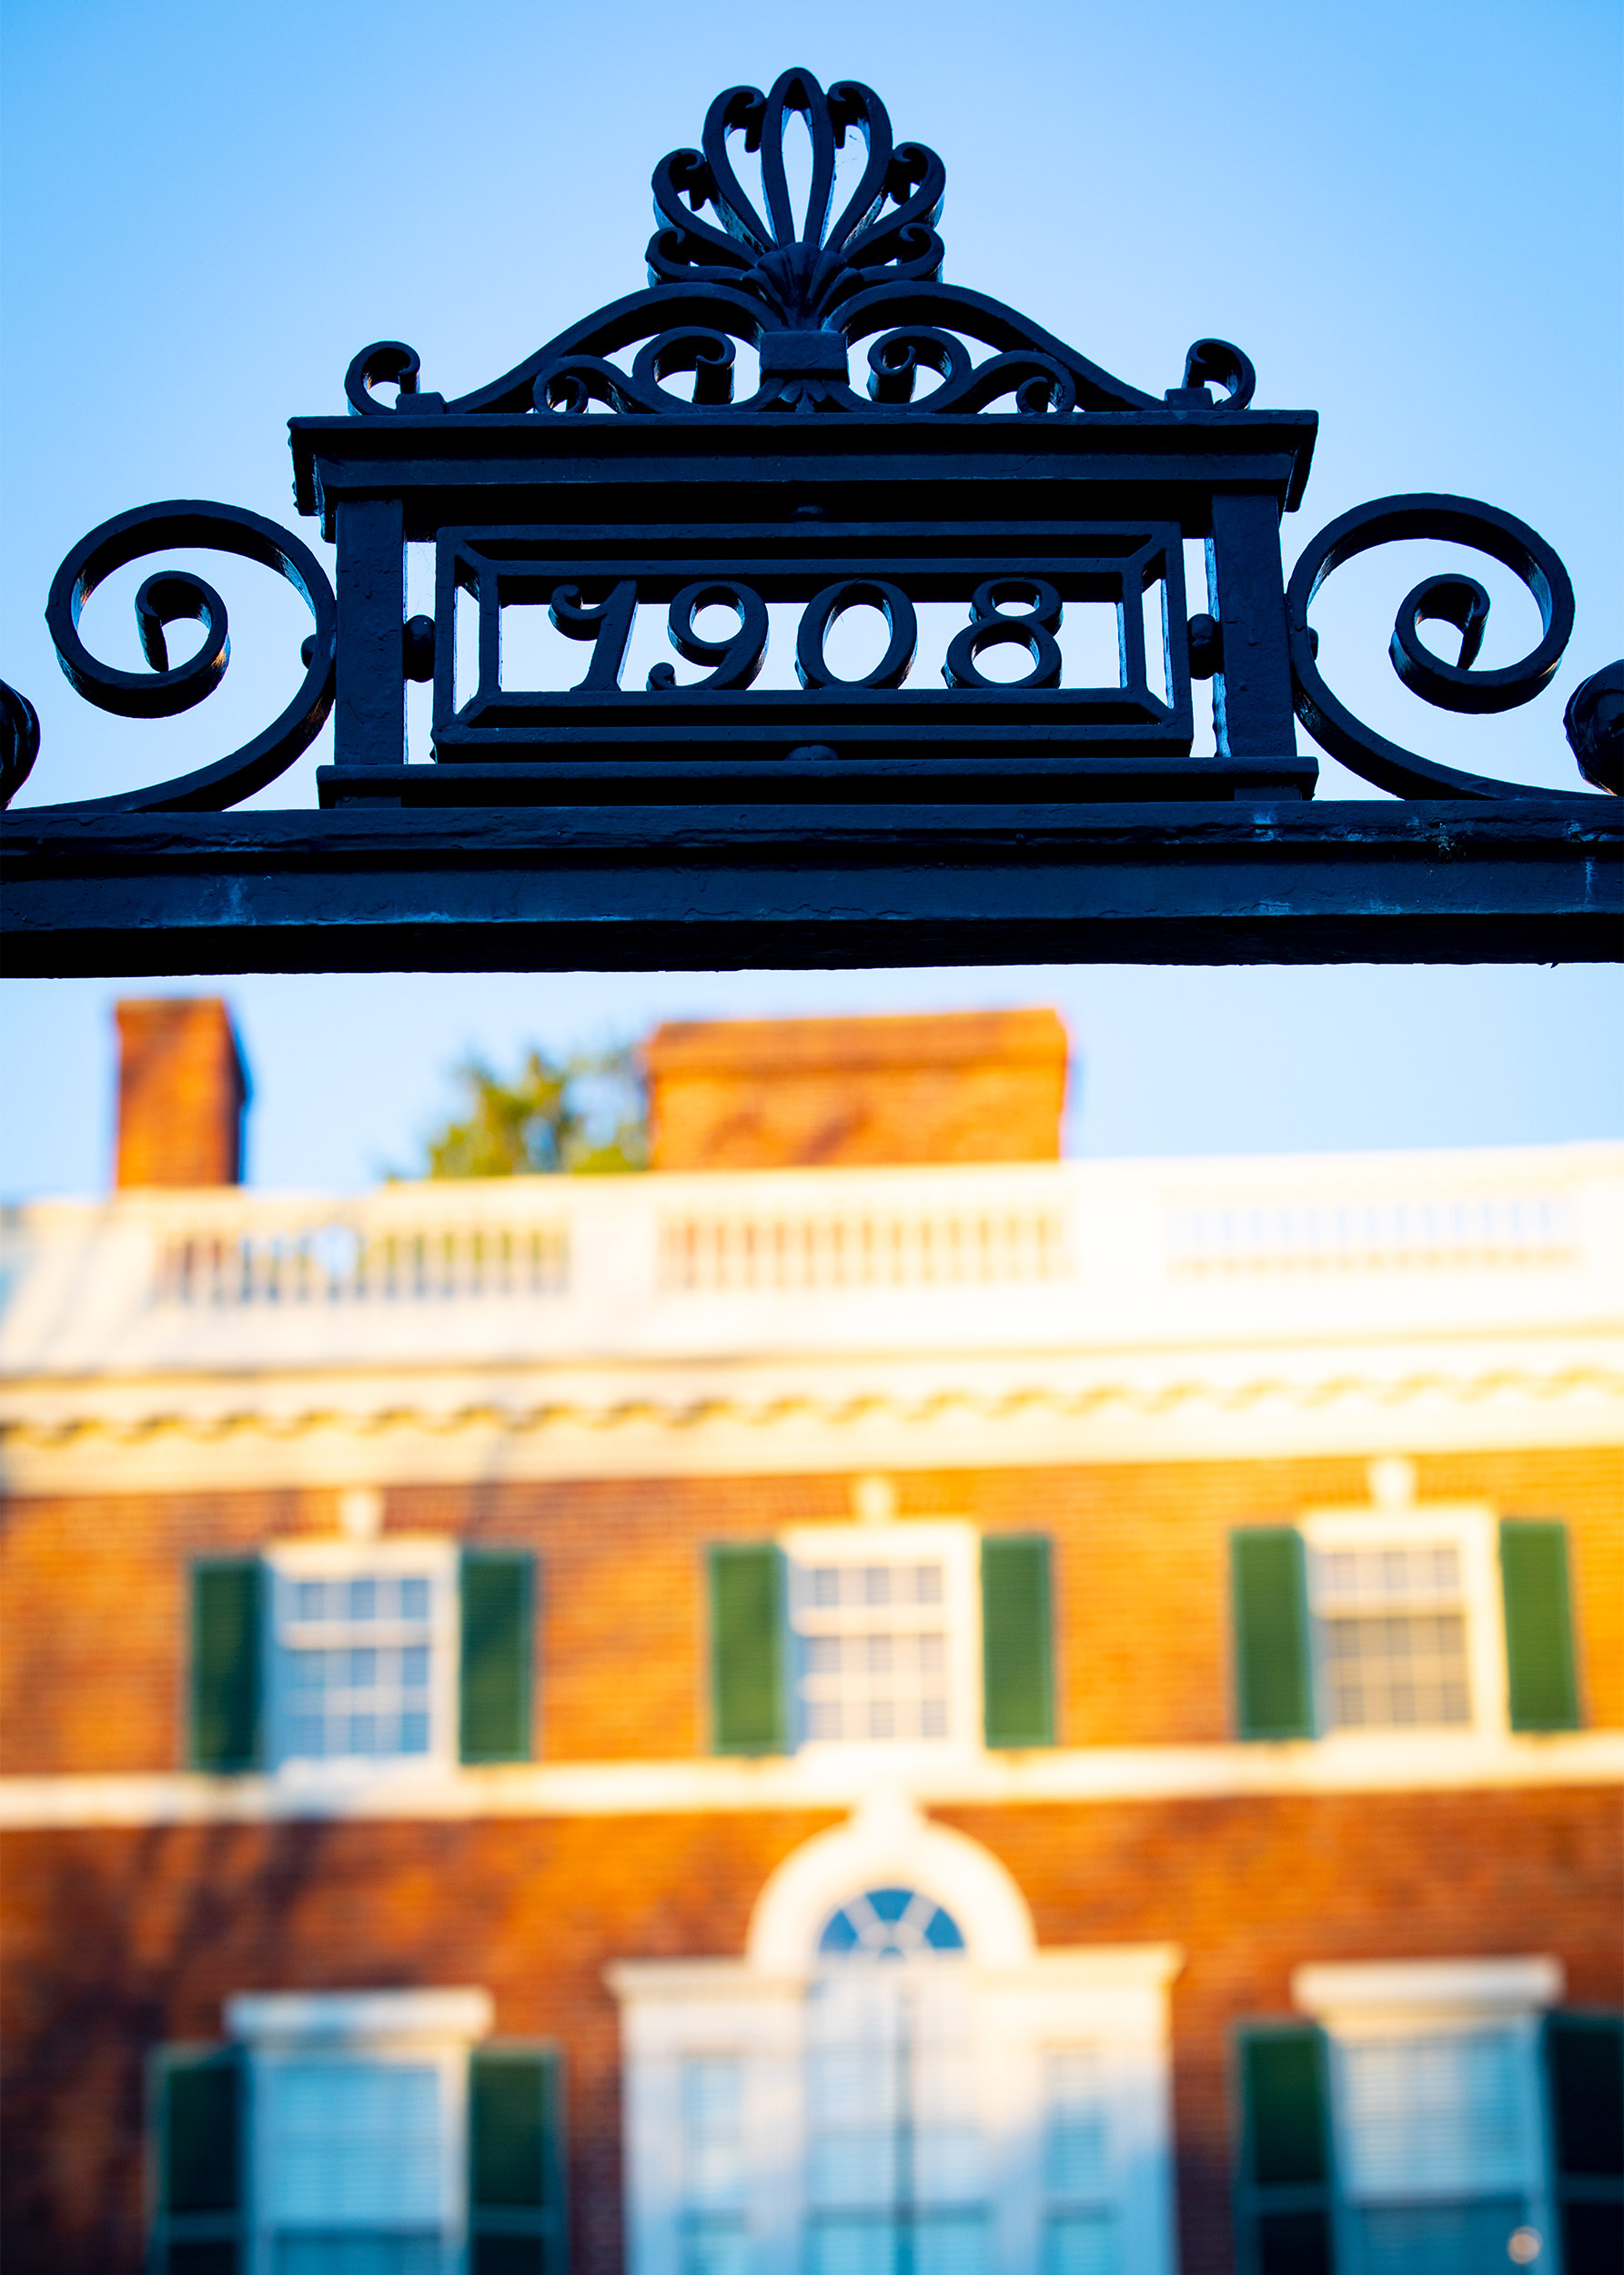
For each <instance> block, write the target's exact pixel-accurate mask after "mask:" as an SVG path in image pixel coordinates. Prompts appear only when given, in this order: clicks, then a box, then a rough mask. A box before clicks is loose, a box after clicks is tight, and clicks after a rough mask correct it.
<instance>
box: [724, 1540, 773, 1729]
mask: <svg viewBox="0 0 1624 2275" xmlns="http://www.w3.org/2000/svg"><path fill="white" fill-rule="evenodd" d="M710 1562H711V1743H712V1745H713V1748H714V1750H715V1751H716V1752H717V1753H718V1754H782V1752H783V1750H784V1745H785V1730H784V1679H783V1631H784V1601H783V1596H784V1585H783V1559H782V1556H781V1555H780V1554H779V1552H778V1551H777V1549H776V1548H774V1547H773V1546H772V1542H766V1541H761V1542H757V1541H751V1542H725V1543H723V1542H719V1543H718V1544H716V1545H715V1546H713V1547H712V1548H711V1554H710Z"/></svg>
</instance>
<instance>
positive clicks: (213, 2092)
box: [153, 2048, 243, 2275]
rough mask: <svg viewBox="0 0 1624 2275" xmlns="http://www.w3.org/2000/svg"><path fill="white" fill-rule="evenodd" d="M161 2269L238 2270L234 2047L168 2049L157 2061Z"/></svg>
mask: <svg viewBox="0 0 1624 2275" xmlns="http://www.w3.org/2000/svg"><path fill="white" fill-rule="evenodd" d="M155 2114H156V2125H157V2140H156V2182H157V2187H156V2198H157V2202H156V2211H157V2228H156V2235H155V2238H154V2252H153V2260H154V2265H155V2267H156V2269H157V2270H159V2275H239V2270H240V2266H241V2247H242V2220H241V2215H242V2171H243V2139H242V2069H241V2066H240V2064H239V2062H238V2059H237V2055H236V2053H235V2051H234V2050H228V2049H220V2048H210V2049H209V2050H208V2051H207V2052H199V2053H189V2052H187V2053H183V2052H180V2051H179V2050H168V2049H166V2050H165V2051H164V2052H162V2053H160V2055H159V2057H158V2063H157V2075H156V2112H155Z"/></svg>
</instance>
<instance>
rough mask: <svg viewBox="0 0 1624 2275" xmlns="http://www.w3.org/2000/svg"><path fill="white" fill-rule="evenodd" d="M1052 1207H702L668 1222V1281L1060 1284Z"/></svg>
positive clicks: (698, 1284)
mask: <svg viewBox="0 0 1624 2275" xmlns="http://www.w3.org/2000/svg"><path fill="white" fill-rule="evenodd" d="M1064 1257H1065V1220H1064V1216H1063V1214H1062V1213H1061V1211H1060V1210H1058V1209H1054V1208H1048V1209H1044V1208H1025V1209H1021V1208H991V1209H985V1208H975V1207H973V1206H971V1207H968V1208H944V1209H940V1210H936V1211H929V1212H927V1211H925V1210H922V1209H919V1208H890V1209H887V1208H874V1207H872V1206H871V1207H868V1208H847V1209H843V1210H838V1211H837V1210H832V1209H824V1210H810V1209H806V1210H792V1209H782V1208H780V1209H773V1210H771V1211H753V1210H746V1209H742V1208H732V1209H727V1210H703V1211H701V1210H694V1211H691V1212H687V1211H685V1212H683V1213H681V1214H680V1215H671V1216H668V1217H666V1218H664V1219H663V1221H662V1223H661V1239H660V1280H661V1287H662V1288H664V1289H670V1290H673V1291H677V1292H681V1293H686V1294H698V1293H701V1292H702V1293H731V1292H734V1291H740V1290H747V1289H762V1290H765V1289H781V1290H784V1291H798V1290H799V1291H804V1290H810V1289H862V1288H935V1287H961V1288H962V1287H988V1286H995V1285H1008V1284H1011V1283H1014V1282H1021V1281H1034V1280H1047V1279H1058V1278H1060V1277H1061V1275H1062V1272H1063V1270H1064Z"/></svg>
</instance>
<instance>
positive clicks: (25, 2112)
mask: <svg viewBox="0 0 1624 2275" xmlns="http://www.w3.org/2000/svg"><path fill="white" fill-rule="evenodd" d="M7 1239H8V1243H9V1252H10V1256H11V1259H12V1263H13V1267H14V1276H13V1279H12V1283H11V1296H10V1300H9V1305H8V1309H7V1311H6V1315H5V1326H4V1330H3V1331H4V1336H5V1345H4V1352H5V1365H6V1370H7V1388H6V1390H5V1457H4V1458H5V1487H6V1518H5V1543H4V1548H5V1563H4V1587H5V1594H4V1616H5V1658H4V1667H3V1671H0V1681H3V1685H4V1687H3V1690H0V1704H3V1708H4V1712H3V1717H0V1766H3V1769H4V1778H3V1781H0V1809H3V1811H4V1818H5V1825H6V1828H7V1830H6V1837H5V1845H6V1866H5V1907H6V1908H5V1953H4V1959H5V2095H6V2101H5V2140H6V2152H5V2172H6V2178H5V2191H6V2192H5V2215H4V2222H5V2224H4V2236H5V2254H6V2260H5V2263H6V2265H7V2267H8V2269H17V2270H24V2269H34V2268H39V2269H46V2268H49V2269H52V2270H97V2271H98V2275H100V2270H131V2271H132V2275H133V2271H134V2270H136V2269H138V2268H141V2267H143V2266H144V2265H146V2266H152V2267H156V2268H158V2269H161V2270H165V2271H166V2275H204V2270H221V2271H222V2275H224V2270H232V2275H272V2271H273V2270H275V2275H327V2271H328V2270H342V2275H351V2270H360V2269H362V2268H365V2270H367V2275H375V2271H376V2275H419V2270H424V2271H426V2270H429V2269H433V2270H436V2275H441V2270H445V2271H447V2275H449V2270H452V2269H454V2268H461V2267H463V2266H465V2265H466V2266H467V2267H468V2268H469V2270H474V2275H498V2270H503V2271H504V2275H516V2271H517V2270H520V2269H524V2270H537V2275H540V2270H548V2275H553V2271H555V2270H562V2269H564V2268H566V2267H568V2268H569V2269H571V2270H576V2271H577V2275H618V2271H619V2270H621V2269H623V2268H626V2269H630V2270H634V2271H635V2275H711V2271H712V2270H716V2271H718V2275H746V2270H748V2271H749V2275H776V2271H777V2270H780V2269H783V2270H797V2275H799V2271H800V2270H806V2275H823V2271H824V2270H835V2269H842V2270H855V2275H869V2270H873V2271H874V2275H894V2271H895V2270H901V2269H903V2268H904V2267H906V2268H907V2269H909V2270H913V2275H983V2270H984V2275H1078V2271H1079V2270H1084V2271H1085V2275H1141V2271H1142V2270H1143V2275H1174V2271H1175V2270H1183V2271H1184V2275H1221V2271H1222V2275H1227V2270H1231V2269H1235V2268H1239V2269H1242V2270H1250V2271H1251V2275H1297V2271H1300V2275H1330V2270H1336V2275H1377V2270H1388V2269H1392V2270H1415V2271H1416V2275H1456V2271H1457V2270H1461V2271H1462V2275H1465V2270H1478V2269H1479V2268H1488V2266H1491V2265H1495V2266H1498V2265H1507V2266H1510V2265H1513V2264H1521V2265H1530V2264H1531V2265H1534V2266H1535V2267H1536V2268H1538V2270H1541V2275H1546V2270H1560V2275H1599V2270H1602V2269H1604V2268H1605V2269H1610V2268H1611V2267H1612V2266H1614V2265H1615V2264H1616V2254H1615V2256H1614V2257H1612V2258H1609V2256H1608V2255H1609V2253H1611V2252H1613V2250H1614V2239H1616V2238H1617V2236H1618V2234H1619V2219H1620V2216H1621V2215H1620V2211H1619V2202H1620V2196H1619V2191H1620V2187H1621V2186H1624V2180H1621V2179H1620V2176H1619V2159H1617V2158H1615V2157H1614V2155H1613V2151H1612V2149H1611V2148H1610V2147H1609V2142H1610V2141H1611V2139H1612V2134H1611V2131H1610V2129H1609V2128H1611V2127H1612V2126H1613V2124H1614V2123H1615V2121H1616V2105H1617V2091H1618V2089H1617V2082H1616V2068H1617V2061H1618V2044H1619V2030H1618V2017H1619V2009H1620V2007H1621V2005H1624V1984H1621V1980H1620V1953H1619V1940H1620V1937H1619V1917H1620V1897H1621V1896H1624V1855H1621V1851H1624V1841H1621V1838H1620V1815H1619V1787H1620V1785H1621V1784H1624V1633H1621V1630H1624V1513H1621V1508H1620V1501H1621V1495H1620V1483H1621V1464H1620V1446H1621V1445H1624V1398H1621V1397H1620V1368H1619V1357H1620V1340H1621V1339H1620V1334H1619V1306H1618V1293H1619V1288H1620V1286H1624V1157H1621V1156H1620V1154H1619V1151H1618V1149H1614V1148H1598V1147H1589V1148H1549V1149H1541V1150H1535V1149H1529V1150H1524V1151H1518V1152H1498V1153H1487V1152H1486V1153H1481V1154H1469V1153H1468V1154H1454V1155H1407V1156H1397V1155H1396V1156H1391V1157H1380V1158H1295V1159H1289V1160H1279V1161H1169V1162H1164V1163H1146V1164H1104V1163H1102V1164H1087V1165H1084V1164H1064V1163H1060V1162H1048V1163H1041V1162H1040V1163H1030V1164H1021V1163H1014V1164H1007V1165H1005V1164H999V1165H980V1166H978V1165H974V1164H971V1165H963V1166H935V1167H932V1166H924V1167H916V1168H830V1169H804V1170H795V1171H768V1170H762V1171H753V1172H751V1171H723V1172H716V1173H713V1174H709V1175H704V1174H694V1175H688V1174H661V1173H655V1174H651V1175H649V1176H646V1177H641V1178H599V1179H575V1180H568V1179H530V1180H512V1181H504V1182H500V1183H495V1184H489V1185H484V1186H472V1185H461V1186H449V1185H448V1186H425V1187H416V1188H386V1189H385V1190H383V1191H382V1192H380V1193H378V1194H377V1195H376V1196H373V1197H371V1198H368V1199H365V1200H362V1201H329V1200H326V1199H323V1198H319V1197H313V1198H308V1197H297V1196H280V1195H276V1196H272V1195H260V1194H247V1193H239V1192H232V1191H216V1192H207V1191H201V1190H199V1191H188V1192H175V1193H169V1194H161V1193H144V1192H135V1191H132V1192H129V1193H126V1194H124V1195H121V1196H119V1197H117V1198H116V1199H115V1200H114V1201H113V1202H112V1203H111V1204H108V1203H100V1202H98V1203H95V1204H86V1205H83V1206H81V1205H77V1204H73V1205H69V1204H40V1205H36V1206H34V1207H31V1208H25V1209H22V1210H18V1211H15V1212H14V1213H13V1216H12V1218H11V1219H10V1221H9V1222H8V1226H7ZM1609 2080H1610V2081H1612V2082H1610V2083H1609ZM1609 2093H1610V2094H1611V2095H1612V2096H1613V2100H1612V2101H1611V2102H1609V2099H1608V2096H1609ZM1587 2128H1589V2129H1587ZM391 2160H392V2161H391ZM1519 2254H1520V2257H1519V2256H1518V2255H1519Z"/></svg>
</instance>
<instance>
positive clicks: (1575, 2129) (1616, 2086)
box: [1545, 2015, 1624, 2180]
mask: <svg viewBox="0 0 1624 2275" xmlns="http://www.w3.org/2000/svg"><path fill="white" fill-rule="evenodd" d="M1545 2043H1546V2053H1547V2058H1548V2062H1549V2066H1550V2103H1551V2130H1552V2132H1553V2134H1554V2136H1555V2140H1556V2156H1557V2170H1558V2173H1559V2174H1560V2175H1561V2176H1562V2178H1563V2179H1587V2180H1589V2179H1610V2180H1619V2179H1624V2020H1620V2019H1619V2017H1618V2016H1616V2015H1552V2016H1551V2017H1550V2018H1549V2019H1548V2022H1547V2023H1546V2026H1545Z"/></svg>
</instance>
